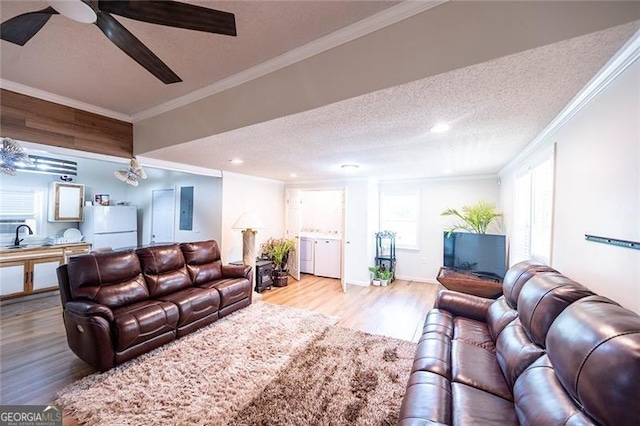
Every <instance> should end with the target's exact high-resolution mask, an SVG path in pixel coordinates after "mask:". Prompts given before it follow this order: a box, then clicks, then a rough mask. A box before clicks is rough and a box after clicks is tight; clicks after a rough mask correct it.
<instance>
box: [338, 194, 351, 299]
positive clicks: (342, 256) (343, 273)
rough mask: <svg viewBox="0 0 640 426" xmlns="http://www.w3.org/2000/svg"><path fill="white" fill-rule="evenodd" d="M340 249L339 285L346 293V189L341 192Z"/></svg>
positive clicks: (347, 242)
mask: <svg viewBox="0 0 640 426" xmlns="http://www.w3.org/2000/svg"><path fill="white" fill-rule="evenodd" d="M341 235H342V240H341V241H342V247H341V249H342V250H341V253H340V283H341V284H342V292H343V293H346V292H347V279H346V278H345V277H346V275H347V274H346V271H345V270H344V269H345V265H346V264H347V263H346V260H347V245H348V244H350V243H349V241H348V240H347V188H344V189H343V190H342V230H341Z"/></svg>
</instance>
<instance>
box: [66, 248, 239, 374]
mask: <svg viewBox="0 0 640 426" xmlns="http://www.w3.org/2000/svg"><path fill="white" fill-rule="evenodd" d="M58 283H59V287H60V297H61V298H62V305H63V319H64V325H65V328H66V332H67V342H68V343H69V347H70V348H71V350H72V351H73V352H74V353H75V354H76V355H77V356H78V357H79V358H81V359H82V360H84V361H85V362H87V363H88V364H90V365H91V366H93V367H95V368H96V369H98V370H100V371H105V370H108V369H110V368H112V367H114V366H115V365H118V364H121V363H123V362H124V361H127V360H129V359H132V358H134V357H136V356H138V355H140V354H143V353H145V352H148V351H150V350H152V349H155V348H157V347H159V346H162V345H164V344H165V343H168V342H171V341H172V340H174V339H176V338H178V337H181V336H184V335H185V334H188V333H190V332H192V331H194V330H196V329H198V328H200V327H203V326H205V325H208V324H211V323H212V322H214V321H216V320H217V319H218V318H221V317H223V316H225V315H228V314H230V313H232V312H233V311H236V310H238V309H240V308H243V307H245V306H248V305H249V304H251V295H252V291H251V289H252V274H251V267H249V266H233V265H222V262H221V261H220V250H219V248H218V244H217V243H216V242H215V241H201V242H195V243H182V244H170V245H161V246H152V247H145V248H140V249H137V250H129V251H116V252H106V253H93V254H88V255H82V256H77V257H73V258H71V259H70V261H69V263H68V264H67V265H62V266H60V267H59V268H58Z"/></svg>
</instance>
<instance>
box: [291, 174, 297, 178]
mask: <svg viewBox="0 0 640 426" xmlns="http://www.w3.org/2000/svg"><path fill="white" fill-rule="evenodd" d="M289 177H292V178H297V177H298V175H297V174H295V173H291V174H290V175H289Z"/></svg>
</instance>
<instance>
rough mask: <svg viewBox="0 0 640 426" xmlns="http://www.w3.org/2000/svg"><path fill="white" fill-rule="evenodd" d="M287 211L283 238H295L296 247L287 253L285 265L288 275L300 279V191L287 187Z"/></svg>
mask: <svg viewBox="0 0 640 426" xmlns="http://www.w3.org/2000/svg"><path fill="white" fill-rule="evenodd" d="M286 203H287V204H286V206H287V207H286V208H287V213H286V215H285V238H293V239H295V240H296V248H295V250H294V251H292V252H291V253H289V261H288V263H287V267H288V269H289V275H291V276H292V277H293V278H295V279H296V280H298V281H299V280H300V215H301V213H302V209H301V205H302V191H301V190H299V189H287V200H286Z"/></svg>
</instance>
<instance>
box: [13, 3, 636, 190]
mask: <svg viewBox="0 0 640 426" xmlns="http://www.w3.org/2000/svg"><path fill="white" fill-rule="evenodd" d="M187 2H188V3H194V4H199V5H203V6H206V7H210V8H215V9H221V10H226V11H230V12H233V13H235V15H236V20H237V28H238V37H227V36H221V35H215V34H205V33H199V32H196V31H189V30H183V29H176V28H169V27H164V26H158V25H153V24H147V23H141V22H137V21H133V20H129V19H126V18H120V17H117V19H118V20H119V21H120V22H121V23H122V24H123V25H124V26H125V27H126V28H127V29H129V30H130V31H131V32H132V33H133V34H134V35H135V36H136V37H138V38H139V39H140V40H141V41H142V42H143V43H145V44H146V45H147V46H148V47H149V48H150V49H151V50H152V51H153V52H154V53H155V54H157V55H158V56H159V57H160V58H161V59H162V60H163V61H164V62H165V63H167V64H168V65H169V67H171V68H172V69H173V70H174V71H175V72H176V73H177V74H178V75H179V76H180V77H181V78H182V79H183V80H184V82H183V83H179V84H175V85H164V84H162V83H161V82H160V81H158V80H157V79H156V78H155V77H153V76H152V75H151V74H149V73H148V72H147V71H146V70H144V69H143V68H141V67H140V66H139V65H138V64H136V63H135V62H134V61H133V60H131V59H130V58H129V57H127V56H126V55H125V54H124V53H123V52H121V51H120V50H119V49H118V48H117V47H115V46H114V45H113V44H112V43H111V42H110V41H109V40H107V39H106V37H105V36H104V35H103V34H102V33H101V32H100V30H99V29H98V28H97V27H95V26H94V25H86V24H78V23H76V22H73V21H71V20H69V19H67V18H65V17H63V16H54V17H52V19H51V20H50V21H49V22H48V23H47V24H46V25H45V27H44V28H43V29H42V30H41V31H40V32H39V33H38V34H37V35H36V36H35V37H34V38H33V39H32V40H31V41H29V42H28V43H27V45H26V46H24V47H19V46H16V45H13V44H11V43H7V42H4V41H2V42H1V43H0V58H1V64H0V77H1V78H2V79H3V80H5V81H10V82H15V83H19V84H22V85H25V86H28V87H31V88H34V89H39V90H43V91H46V92H49V93H52V94H55V95H60V96H64V97H67V98H71V99H75V100H77V101H80V102H85V103H88V104H92V105H95V106H98V107H102V108H106V109H109V110H112V111H116V112H119V113H122V114H125V115H134V114H137V113H140V112H141V111H145V110H148V109H149V108H152V107H154V106H157V105H159V104H162V103H164V102H167V101H171V100H173V99H175V98H178V97H180V96H183V95H185V94H188V93H191V92H193V91H194V90H197V89H199V88H202V87H206V86H208V85H211V84H212V83H214V82H216V81H220V80H221V79H224V78H227V77H230V76H233V75H235V74H237V73H239V72H241V71H243V70H246V69H248V68H250V67H252V66H255V65H257V64H260V63H263V62H265V61H268V60H270V59H273V58H275V57H277V56H279V55H282V54H284V53H286V52H289V51H291V50H292V49H295V48H297V47H301V46H304V45H305V44H307V43H310V42H312V41H314V40H317V39H318V38H320V37H323V36H325V35H327V34H330V33H332V32H334V31H337V30H339V29H341V28H343V27H345V26H347V25H350V24H353V23H355V22H357V21H360V20H362V19H365V18H367V17H369V16H371V15H373V14H376V13H378V12H381V11H384V10H385V9H387V8H390V7H392V6H394V5H395V4H397V3H398V2H393V1H383V2H377V1H268V0H263V1H187ZM46 6H47V3H46V2H44V1H7V0H0V19H1V20H2V21H5V20H7V19H9V18H11V17H13V16H16V15H18V14H21V13H25V12H28V11H34V10H39V9H42V8H44V7H46ZM437 9H438V8H434V9H433V13H435V12H437ZM423 13H432V11H431V10H428V11H426V12H423ZM598 16H600V15H598ZM629 19H632V18H629ZM579 20H580V18H579V17H577V18H575V21H579ZM574 23H575V24H576V26H577V27H580V25H579V24H580V22H574ZM402 24H403V22H400V23H398V24H396V25H402ZM438 24H439V25H436V26H435V27H436V28H437V29H439V30H440V31H441V34H442V37H441V39H442V40H443V41H446V40H447V34H448V33H447V32H446V29H447V28H448V27H450V26H454V27H455V25H453V24H454V23H452V22H442V23H438ZM457 24H459V22H458V23H457ZM509 24H513V25H514V27H513V28H514V29H513V31H517V29H516V25H518V23H517V22H513V23H509ZM521 24H522V23H521ZM496 25H498V24H496ZM567 25H568V26H571V25H572V22H567ZM639 26H640V23H639V22H637V21H636V22H633V23H630V24H626V25H622V26H619V27H613V28H610V29H608V30H605V31H600V32H597V33H592V34H588V35H584V36H581V37H577V38H574V39H569V40H565V41H562V42H559V43H555V44H550V45H546V46H542V47H538V48H535V49H532V50H527V51H522V52H520V53H516V54H513V55H510V56H505V57H502V58H499V59H495V60H492V61H489V62H484V63H479V64H476V65H472V66H468V67H465V68H460V69H457V70H454V71H451V72H447V73H444V74H439V75H434V76H431V77H428V78H425V79H421V80H418V81H414V82H412V83H408V84H405V85H401V86H396V87H391V88H388V89H385V90H380V91H377V92H373V93H369V94H366V95H363V96H358V97H355V98H351V99H347V100H344V101H341V102H337V103H334V104H330V105H326V106H324V107H320V108H317V109H315V110H310V111H306V112H303V113H299V114H294V115H290V116H286V117H282V118H278V119H274V120H271V121H267V122H263V123H260V124H256V125H252V126H249V127H245V128H240V129H238V130H234V131H230V132H227V133H222V134H219V135H215V136H211V137H207V138H204V139H202V140H196V141H193V142H188V143H184V144H181V145H175V146H172V147H169V148H164V149H160V150H156V151H151V152H144V153H143V155H144V156H147V157H152V158H157V159H160V160H166V161H171V162H179V163H184V164H186V165H192V166H201V167H206V168H213V169H219V170H232V171H234V172H238V173H244V174H249V175H255V176H263V177H269V178H274V179H279V180H286V181H290V180H303V181H306V180H317V179H335V178H342V177H343V176H344V171H343V170H341V169H340V165H341V164H347V163H355V164H358V165H360V169H359V170H358V171H357V172H355V173H354V175H355V176H377V177H380V178H383V179H384V178H386V179H399V178H424V177H427V178H428V177H442V176H461V175H467V176H469V175H483V174H495V173H497V172H498V171H499V170H500V169H501V168H502V167H504V166H505V165H506V164H507V163H508V161H510V160H511V159H513V158H514V157H515V155H516V154H517V153H518V152H520V151H521V150H522V149H523V148H524V147H525V146H526V145H527V144H528V143H530V142H531V141H532V140H533V139H534V138H535V137H536V136H537V135H538V134H539V133H540V132H541V131H542V130H543V129H544V128H545V126H546V125H547V124H548V123H549V122H550V121H551V120H552V119H553V118H554V117H555V116H556V115H557V114H558V113H559V112H560V111H561V109H562V108H563V107H564V106H565V105H566V104H567V103H568V102H569V101H570V100H571V98H572V97H573V96H574V95H575V94H576V93H577V92H578V91H579V90H580V89H581V88H582V87H583V86H584V85H585V84H586V83H587V82H588V81H589V80H590V79H591V78H592V77H593V76H594V75H595V74H596V73H597V71H598V70H599V69H600V68H601V67H602V66H603V65H604V64H605V63H606V62H607V60H608V59H609V58H610V57H611V56H612V55H613V54H614V53H615V52H616V51H617V50H618V49H619V48H620V47H621V46H622V45H623V43H624V42H625V41H626V40H628V39H629V38H630V37H631V36H632V35H633V34H634V32H635V31H636V30H637V29H638V28H639ZM542 30H544V29H542ZM439 34H440V33H439ZM491 37H492V36H491V35H489V34H487V35H479V36H478V38H477V39H474V40H473V44H474V45H475V46H477V48H478V50H481V49H482V47H483V46H490V45H492V44H491V43H492V42H493V40H492V38H491ZM434 41H435V40H427V41H425V43H430V44H431V45H436V46H440V44H435V43H434ZM386 42H387V43H392V42H395V43H401V41H395V40H393V41H392V40H386ZM445 46H446V43H442V50H441V54H442V55H445V56H446V48H445ZM512 51H517V50H512ZM471 56H473V55H471ZM434 61H438V57H437V56H434ZM478 62H479V61H478ZM468 63H473V62H468ZM399 72H400V71H399ZM379 87H380V86H379ZM382 87H383V86H382ZM438 122H448V123H450V124H451V125H452V130H451V131H450V132H448V133H444V134H434V133H429V131H428V130H429V129H430V128H431V127H432V126H433V125H434V124H436V123H438ZM235 157H240V158H242V159H243V160H244V163H243V164H241V165H238V166H233V165H231V164H230V163H229V159H231V158H235ZM291 173H295V174H297V175H298V177H297V178H295V179H294V178H292V177H291V176H290V174H291Z"/></svg>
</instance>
